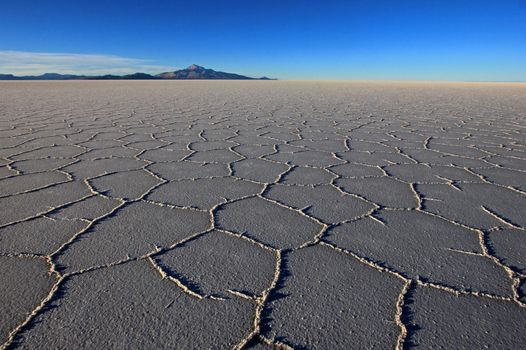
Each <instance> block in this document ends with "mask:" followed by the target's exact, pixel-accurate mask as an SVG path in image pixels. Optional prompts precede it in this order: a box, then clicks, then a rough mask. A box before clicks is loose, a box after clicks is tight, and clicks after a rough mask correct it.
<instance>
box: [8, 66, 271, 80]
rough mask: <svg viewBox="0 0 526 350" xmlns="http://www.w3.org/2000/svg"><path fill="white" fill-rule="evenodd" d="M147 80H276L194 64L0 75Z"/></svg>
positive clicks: (24, 78) (21, 77)
mask: <svg viewBox="0 0 526 350" xmlns="http://www.w3.org/2000/svg"><path fill="white" fill-rule="evenodd" d="M145 79H157V80H160V79H164V80H199V79H201V80H207V79H209V80H226V79H230V80H275V79H270V78H267V77H262V78H251V77H247V76H244V75H239V74H235V73H226V72H219V71H215V70H213V69H209V68H205V67H201V66H198V65H196V64H192V65H191V66H189V67H187V68H185V69H180V70H176V71H173V72H164V73H161V74H157V75H151V74H146V73H134V74H126V75H112V74H107V75H74V74H58V73H45V74H42V75H26V76H15V75H13V74H0V80H145Z"/></svg>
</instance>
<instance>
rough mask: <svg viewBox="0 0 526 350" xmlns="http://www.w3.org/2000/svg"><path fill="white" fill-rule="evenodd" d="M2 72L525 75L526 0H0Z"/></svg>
mask: <svg viewBox="0 0 526 350" xmlns="http://www.w3.org/2000/svg"><path fill="white" fill-rule="evenodd" d="M0 13H2V15H1V27H2V28H1V30H0V73H13V74H17V75H23V74H40V73H44V72H58V73H82V74H101V73H115V74H124V73H132V72H136V71H141V72H147V73H160V72H163V71H168V70H174V69H178V68H184V67H186V66H188V65H190V64H192V63H196V64H199V65H202V66H205V67H210V68H213V69H216V70H223V71H228V72H235V73H240V74H246V75H250V76H255V77H259V76H263V75H265V76H270V77H277V78H280V79H359V80H361V79H386V80H460V81H526V0H501V1H494V0H492V1H486V0H479V1H470V0H457V1H455V0H449V1H448V0H442V1H435V0H420V1H413V0H390V1H388V0H368V1H352V0H348V1H331V0H325V1H309V2H307V1H290V0H280V1H246V0H245V1H237V0H236V1H229V0H225V1H193V2H190V1H155V0H152V1H135V0H128V1H111V0H105V1H98V0H91V1H71V0H69V1H65V0H48V1H37V0H33V1H25V0H18V1H17V0H5V1H2V2H1V3H0Z"/></svg>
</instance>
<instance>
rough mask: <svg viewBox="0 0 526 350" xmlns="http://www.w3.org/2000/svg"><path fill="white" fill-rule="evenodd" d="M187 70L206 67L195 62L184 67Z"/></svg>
mask: <svg viewBox="0 0 526 350" xmlns="http://www.w3.org/2000/svg"><path fill="white" fill-rule="evenodd" d="M186 69H187V70H205V69H206V68H205V67H203V66H198V65H197V64H191V65H189V66H188V67H186Z"/></svg>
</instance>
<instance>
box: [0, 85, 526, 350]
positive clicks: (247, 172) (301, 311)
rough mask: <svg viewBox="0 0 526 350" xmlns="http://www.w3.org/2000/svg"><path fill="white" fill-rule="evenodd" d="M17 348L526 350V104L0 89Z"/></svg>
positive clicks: (6, 258) (504, 93)
mask: <svg viewBox="0 0 526 350" xmlns="http://www.w3.org/2000/svg"><path fill="white" fill-rule="evenodd" d="M0 207H1V211H0V298H1V302H0V315H1V318H0V319H1V321H0V339H1V340H0V343H1V344H3V345H2V348H20V349H78V348H86V349H159V348H170V349H231V348H237V349H240V348H243V349H272V348H278V349H289V348H298V349H369V348H377V349H389V348H391V349H393V348H396V349H408V348H413V347H415V348H418V349H431V348H433V349H436V348H443V349H482V348H493V349H519V348H524V346H525V344H526V331H525V330H526V85H524V84H523V85H521V84H446V83H435V84H431V83H394V82H385V83H383V82H376V83H371V82H354V83H349V82H280V81H252V82H251V81H248V82H246V81H245V82H235V81H231V82H224V81H188V82H182V81H120V82H119V81H105V82H95V81H86V82H81V81H66V82H64V81H62V82H2V83H0Z"/></svg>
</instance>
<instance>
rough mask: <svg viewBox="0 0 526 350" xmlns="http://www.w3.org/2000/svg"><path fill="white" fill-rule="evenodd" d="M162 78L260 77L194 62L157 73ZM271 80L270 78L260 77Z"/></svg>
mask: <svg viewBox="0 0 526 350" xmlns="http://www.w3.org/2000/svg"><path fill="white" fill-rule="evenodd" d="M156 76H157V77H159V78H161V79H232V80H258V78H251V77H247V76H244V75H240V74H235V73H226V72H219V71H215V70H213V69H209V68H205V67H201V66H198V65H197V64H192V65H191V66H189V67H187V68H185V69H180V70H176V71H174V72H165V73H161V74H158V75H156ZM260 79H264V80H270V79H269V78H260Z"/></svg>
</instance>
